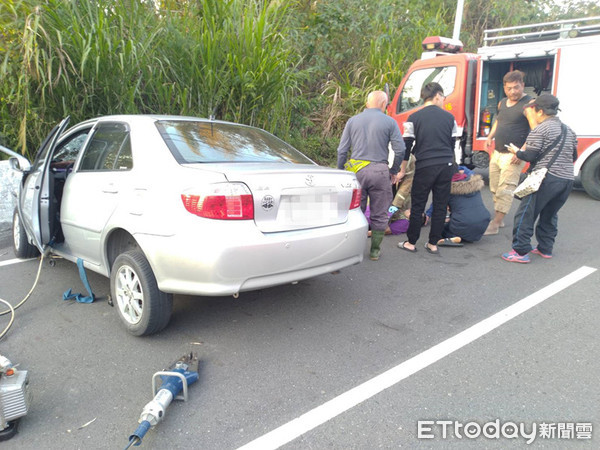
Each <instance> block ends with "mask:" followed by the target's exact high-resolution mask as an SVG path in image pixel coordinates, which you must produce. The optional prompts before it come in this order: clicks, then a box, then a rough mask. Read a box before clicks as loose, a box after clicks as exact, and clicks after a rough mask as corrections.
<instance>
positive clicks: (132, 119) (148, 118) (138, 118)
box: [77, 114, 254, 128]
mask: <svg viewBox="0 0 600 450" xmlns="http://www.w3.org/2000/svg"><path fill="white" fill-rule="evenodd" d="M159 120H179V121H194V122H207V123H221V124H228V125H238V126H242V127H250V128H254V127H251V126H250V125H245V124H241V123H235V122H228V121H225V120H215V119H207V118H205V117H194V116H178V115H167V114H115V115H108V116H99V117H95V118H93V119H87V120H85V121H83V122H79V123H78V124H77V125H83V124H86V123H96V122H115V121H119V122H127V123H142V122H156V121H159Z"/></svg>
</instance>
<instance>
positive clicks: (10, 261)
mask: <svg viewBox="0 0 600 450" xmlns="http://www.w3.org/2000/svg"><path fill="white" fill-rule="evenodd" d="M34 259H37V258H29V259H19V258H15V259H7V260H6V261H0V267H4V266H10V265H12V264H17V263H22V262H27V261H33V260H34Z"/></svg>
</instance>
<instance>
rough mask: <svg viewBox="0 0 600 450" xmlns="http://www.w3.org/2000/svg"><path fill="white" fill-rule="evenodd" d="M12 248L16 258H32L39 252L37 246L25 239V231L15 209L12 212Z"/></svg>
mask: <svg viewBox="0 0 600 450" xmlns="http://www.w3.org/2000/svg"><path fill="white" fill-rule="evenodd" d="M13 250H14V253H15V256H16V257H17V258H33V257H34V256H37V255H38V254H39V251H38V249H37V247H36V246H35V245H31V244H30V243H29V241H28V240H27V232H26V231H25V228H23V224H22V223H21V218H20V217H19V211H17V209H15V213H14V214H13Z"/></svg>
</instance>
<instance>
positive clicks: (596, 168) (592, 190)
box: [581, 151, 600, 200]
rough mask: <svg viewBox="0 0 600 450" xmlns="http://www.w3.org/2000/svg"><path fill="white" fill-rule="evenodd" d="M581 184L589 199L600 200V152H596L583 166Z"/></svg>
mask: <svg viewBox="0 0 600 450" xmlns="http://www.w3.org/2000/svg"><path fill="white" fill-rule="evenodd" d="M581 184H582V185H583V188H584V189H585V192H587V193H588V194H589V196H590V197H592V198H594V199H596V200H600V151H596V153H594V154H593V155H592V156H590V157H589V158H588V159H587V161H586V162H585V163H584V164H583V168H582V169H581Z"/></svg>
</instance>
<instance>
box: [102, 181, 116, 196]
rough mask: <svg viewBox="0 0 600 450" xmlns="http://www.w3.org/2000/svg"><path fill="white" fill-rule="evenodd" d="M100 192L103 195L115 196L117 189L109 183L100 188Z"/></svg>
mask: <svg viewBox="0 0 600 450" xmlns="http://www.w3.org/2000/svg"><path fill="white" fill-rule="evenodd" d="M102 192H104V193H105V194H117V193H118V192H119V189H118V188H117V187H116V186H115V185H114V184H113V183H109V184H107V185H105V186H104V187H103V188H102Z"/></svg>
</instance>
